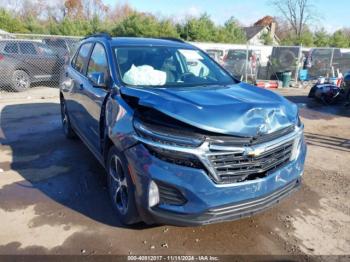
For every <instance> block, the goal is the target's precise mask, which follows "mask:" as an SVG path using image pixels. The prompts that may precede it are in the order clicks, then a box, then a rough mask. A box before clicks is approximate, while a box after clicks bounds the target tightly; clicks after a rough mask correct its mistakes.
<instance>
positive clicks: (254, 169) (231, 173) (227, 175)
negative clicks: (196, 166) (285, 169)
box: [208, 140, 294, 183]
mask: <svg viewBox="0 0 350 262" xmlns="http://www.w3.org/2000/svg"><path fill="white" fill-rule="evenodd" d="M293 142H294V140H292V141H288V142H286V143H284V144H282V145H280V146H278V147H275V148H273V149H271V150H268V151H266V152H264V153H262V154H261V155H259V156H255V157H252V156H248V155H245V153H243V152H242V153H233V152H227V153H225V152H222V151H220V152H218V153H212V154H209V155H208V158H209V161H210V163H211V165H212V167H213V168H214V169H215V173H216V175H217V177H218V178H219V181H216V182H218V183H234V182H241V181H245V180H252V179H256V178H259V177H265V176H266V175H267V173H268V172H269V171H271V170H274V169H276V168H279V167H281V166H282V165H284V164H286V163H287V162H288V161H289V159H290V157H291V153H292V149H293Z"/></svg>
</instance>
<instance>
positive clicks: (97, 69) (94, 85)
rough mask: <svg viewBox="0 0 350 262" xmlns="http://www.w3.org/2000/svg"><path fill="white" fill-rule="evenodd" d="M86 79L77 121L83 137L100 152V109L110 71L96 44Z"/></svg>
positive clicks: (100, 49) (98, 45) (103, 55)
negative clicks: (80, 125) (79, 123)
mask: <svg viewBox="0 0 350 262" xmlns="http://www.w3.org/2000/svg"><path fill="white" fill-rule="evenodd" d="M86 76H87V77H86V78H85V79H84V82H83V87H82V90H81V104H82V105H83V107H81V108H80V110H81V112H80V114H79V116H80V117H81V119H80V120H79V121H80V122H81V123H82V124H83V125H84V129H83V130H84V136H85V137H86V138H87V139H88V140H89V142H90V143H91V144H92V146H93V147H94V149H96V150H98V151H100V117H101V108H102V105H103V102H104V100H105V97H106V95H107V94H108V89H109V86H108V85H109V83H110V70H109V67H108V58H107V54H106V50H105V48H104V46H103V45H102V44H101V43H99V42H96V44H95V45H94V47H93V50H92V52H91V56H90V59H89V62H88V66H87V72H86Z"/></svg>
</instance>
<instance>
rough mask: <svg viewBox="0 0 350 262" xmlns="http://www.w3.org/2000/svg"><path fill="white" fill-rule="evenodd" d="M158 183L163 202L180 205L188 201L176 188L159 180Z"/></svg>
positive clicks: (161, 201)
mask: <svg viewBox="0 0 350 262" xmlns="http://www.w3.org/2000/svg"><path fill="white" fill-rule="evenodd" d="M157 185H158V190H159V198H160V203H161V204H167V205H176V206H180V205H184V204H185V203H186V202H187V200H186V198H185V197H184V196H183V195H182V194H181V192H180V191H179V190H177V189H176V188H174V187H172V186H168V185H166V184H163V183H159V182H157Z"/></svg>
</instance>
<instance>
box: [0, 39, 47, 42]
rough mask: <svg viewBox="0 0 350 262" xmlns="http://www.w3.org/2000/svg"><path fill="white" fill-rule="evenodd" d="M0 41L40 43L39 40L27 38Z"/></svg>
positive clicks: (0, 40)
mask: <svg viewBox="0 0 350 262" xmlns="http://www.w3.org/2000/svg"><path fill="white" fill-rule="evenodd" d="M0 42H2V43H42V41H41V40H28V39H0Z"/></svg>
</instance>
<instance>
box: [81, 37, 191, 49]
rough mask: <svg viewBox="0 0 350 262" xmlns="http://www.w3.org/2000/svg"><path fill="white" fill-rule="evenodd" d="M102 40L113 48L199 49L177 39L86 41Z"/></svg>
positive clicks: (127, 38) (137, 38) (141, 38)
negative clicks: (165, 47)
mask: <svg viewBox="0 0 350 262" xmlns="http://www.w3.org/2000/svg"><path fill="white" fill-rule="evenodd" d="M94 38H95V39H100V40H103V39H104V40H107V41H110V44H111V46H113V47H117V46H169V47H179V48H181V47H182V48H190V49H197V48H196V47H194V46H193V45H191V44H188V43H186V42H183V41H182V40H177V39H175V38H174V39H171V38H169V39H166V38H164V39H162V38H145V37H112V38H104V37H91V38H86V39H85V41H89V40H91V39H94Z"/></svg>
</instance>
